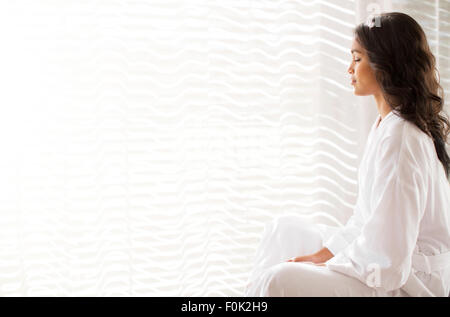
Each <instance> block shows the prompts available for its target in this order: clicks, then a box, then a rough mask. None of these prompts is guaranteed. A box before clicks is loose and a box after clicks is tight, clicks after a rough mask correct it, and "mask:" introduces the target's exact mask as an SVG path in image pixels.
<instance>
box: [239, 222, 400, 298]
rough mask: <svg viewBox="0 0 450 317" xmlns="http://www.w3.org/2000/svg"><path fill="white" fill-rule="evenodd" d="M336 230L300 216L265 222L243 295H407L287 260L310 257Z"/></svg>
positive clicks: (310, 264) (309, 264) (323, 268)
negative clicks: (308, 255) (382, 289)
mask: <svg viewBox="0 0 450 317" xmlns="http://www.w3.org/2000/svg"><path fill="white" fill-rule="evenodd" d="M336 230H338V228H337V227H333V226H327V225H323V224H314V223H312V222H311V221H309V220H308V219H307V218H304V217H301V216H282V217H279V218H277V219H276V220H275V221H273V222H271V223H269V224H268V225H267V226H266V227H265V230H264V234H263V238H262V241H261V243H260V245H259V248H258V250H257V252H256V258H255V264H254V269H253V271H252V273H251V275H250V279H249V281H248V284H247V287H246V291H245V296H251V297H258V296H264V297H267V296H277V297H279V296H287V297H294V296H302V297H307V296H316V297H331V296H408V295H407V294H406V293H405V292H404V291H403V290H400V289H399V290H395V291H392V292H384V291H380V290H379V289H378V290H375V289H374V288H371V287H369V286H368V285H366V284H364V283H362V282H361V281H359V280H358V279H356V278H354V277H351V276H348V275H345V274H342V273H340V272H335V271H331V270H330V269H328V268H327V267H325V266H316V265H314V264H312V263H305V262H286V261H287V260H288V259H290V258H293V257H296V256H301V255H307V254H312V253H314V252H316V251H318V250H320V249H321V248H322V244H323V242H324V241H326V240H327V239H328V237H329V236H330V235H331V234H333V233H334V232H335V231H336Z"/></svg>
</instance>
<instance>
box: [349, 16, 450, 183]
mask: <svg viewBox="0 0 450 317" xmlns="http://www.w3.org/2000/svg"><path fill="white" fill-rule="evenodd" d="M355 38H356V40H357V41H358V42H359V43H360V44H361V45H362V46H363V47H364V49H365V50H366V51H367V55H368V57H369V62H370V65H371V67H372V68H373V69H374V71H375V77H376V79H377V82H378V84H379V85H380V87H381V90H382V92H383V95H384V97H385V99H386V101H387V103H388V104H389V106H390V107H391V108H392V110H393V111H394V112H395V113H396V114H398V115H399V116H401V117H402V118H404V119H405V120H407V121H410V122H412V123H413V124H415V125H416V126H417V127H418V128H419V129H420V130H422V131H423V132H425V133H426V134H427V135H428V136H430V137H431V138H432V139H433V142H434V147H435V149H436V153H437V156H438V158H439V160H440V161H441V162H442V164H443V166H444V170H445V174H446V175H447V178H448V175H449V169H450V158H449V155H448V153H447V151H446V150H445V145H446V143H447V136H448V133H449V129H450V123H449V120H448V115H447V116H444V114H445V112H444V110H443V106H444V94H443V89H442V87H441V86H440V84H439V73H438V71H437V69H436V59H435V57H434V55H433V54H432V52H431V50H430V47H429V45H428V42H427V38H426V36H425V33H424V31H423V29H422V28H421V27H420V25H419V24H418V23H417V22H416V21H415V20H414V19H413V18H412V17H410V16H409V15H407V14H404V13H399V12H390V13H382V14H379V15H376V16H373V18H372V19H371V21H368V23H362V24H360V25H358V26H357V27H356V28H355Z"/></svg>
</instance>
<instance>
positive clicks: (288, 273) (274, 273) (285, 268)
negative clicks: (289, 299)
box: [262, 263, 295, 297]
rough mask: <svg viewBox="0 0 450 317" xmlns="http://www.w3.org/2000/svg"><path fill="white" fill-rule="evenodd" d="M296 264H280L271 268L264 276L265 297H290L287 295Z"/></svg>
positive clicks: (263, 290)
mask: <svg viewBox="0 0 450 317" xmlns="http://www.w3.org/2000/svg"><path fill="white" fill-rule="evenodd" d="M293 265H295V264H294V263H280V264H277V265H274V266H273V267H271V268H270V269H269V270H268V271H267V272H266V274H265V276H264V278H263V279H264V285H263V289H262V292H263V296H265V297H281V296H289V294H288V293H287V290H288V288H289V287H288V286H289V281H290V279H292V274H293V271H292V268H293Z"/></svg>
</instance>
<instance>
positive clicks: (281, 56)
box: [0, 0, 450, 296]
mask: <svg viewBox="0 0 450 317" xmlns="http://www.w3.org/2000/svg"><path fill="white" fill-rule="evenodd" d="M402 3H403V2H402ZM409 3H410V2H409V1H408V2H407V4H409ZM420 3H422V2H419V1H417V8H414V9H411V10H416V9H417V10H418V11H417V12H419V13H420V14H419V15H418V16H419V17H423V21H428V22H427V23H428V24H427V31H428V32H429V34H431V36H432V37H433V41H434V42H433V43H434V49H435V50H438V51H439V57H440V66H441V76H442V78H443V81H444V85H445V87H446V89H447V91H448V88H449V78H450V69H449V63H448V56H449V54H448V49H449V34H450V32H449V30H448V27H449V25H448V21H449V19H448V12H449V11H450V10H449V7H448V6H449V2H448V1H431V2H429V3H428V4H427V3H425V4H423V5H421V4H420ZM422 7H426V8H427V9H430V10H431V11H432V12H434V13H436V14H435V15H432V14H431V15H428V14H427V13H426V12H425V10H422ZM433 9H434V10H433ZM367 12H368V11H367V4H364V5H363V4H362V3H361V2H355V1H342V0H339V1H337V0H333V1H331V0H330V1H314V2H309V1H260V0H258V1H256V0H254V1H243V0H239V1H230V0H227V1H211V0H196V1H192V0H189V1H175V0H172V1H167V0H161V1H131V0H130V1H128V0H122V1H110V0H108V1H50V0H47V1H31V0H30V1H25V0H19V1H14V2H12V1H9V2H6V1H2V2H0V39H1V42H0V43H1V49H0V69H1V75H0V81H1V83H0V84H1V85H0V87H1V88H0V89H1V94H0V104H1V115H0V146H1V147H2V154H1V156H0V190H1V191H0V295H1V296H55V295H57V296H240V295H242V294H243V290H244V287H245V282H246V280H247V277H248V274H249V271H250V269H251V265H252V260H253V255H254V252H255V249H256V247H257V245H258V243H259V239H260V237H261V232H262V229H263V225H264V223H265V222H267V221H270V220H271V219H272V218H273V217H275V216H278V215H282V214H290V213H293V214H303V215H305V216H307V217H309V218H310V219H311V221H315V222H327V223H330V224H336V225H339V224H342V223H344V222H345V221H346V220H347V218H348V217H349V215H350V214H351V212H352V207H353V204H354V202H355V201H356V192H357V183H356V176H357V166H358V162H359V157H360V154H361V151H362V149H363V147H364V144H365V137H366V135H367V131H368V128H369V127H370V125H371V124H372V123H373V120H374V119H375V116H376V109H375V106H374V105H373V104H370V103H371V101H367V99H357V98H355V97H353V95H352V90H351V86H350V85H349V78H348V76H347V73H346V69H347V66H348V64H349V62H350V53H349V49H350V45H351V41H352V28H353V27H354V26H355V24H356V23H357V22H359V21H361V17H362V16H365V15H367ZM415 12H416V11H413V12H412V13H415ZM420 21H422V20H420ZM436 21H438V22H436ZM433 23H434V24H433Z"/></svg>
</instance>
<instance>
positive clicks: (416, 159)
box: [246, 111, 450, 296]
mask: <svg viewBox="0 0 450 317" xmlns="http://www.w3.org/2000/svg"><path fill="white" fill-rule="evenodd" d="M358 184H359V192H358V199H357V202H356V205H355V209H354V212H353V215H352V216H351V218H350V219H349V221H348V222H347V223H346V225H345V226H344V227H343V228H340V229H336V228H330V227H328V228H327V226H325V225H320V226H317V225H316V226H314V224H311V223H309V224H305V222H304V221H296V220H295V219H288V220H286V219H284V220H283V219H281V221H280V220H277V221H275V222H274V223H273V224H270V225H268V226H267V227H266V231H265V237H264V238H263V241H262V243H261V245H260V249H259V251H258V252H257V257H256V263H257V264H256V265H255V270H254V272H253V274H252V277H251V278H250V281H249V282H250V283H249V284H248V287H247V291H246V295H247V296H261V295H262V296H272V295H273V296H340V295H343V296H448V295H449V292H450V258H449V256H450V253H449V250H450V185H449V182H448V180H447V179H446V177H445V172H444V168H443V166H442V164H441V162H440V161H439V160H438V157H437V154H436V151H435V148H434V143H433V141H432V139H431V138H430V137H428V136H427V135H426V134H425V133H423V132H422V131H421V130H420V129H418V128H417V127H416V126H415V125H414V124H412V123H410V122H408V121H406V120H404V119H403V118H401V117H400V116H397V115H396V114H395V113H394V112H392V111H391V112H390V113H389V114H388V115H386V116H385V118H384V119H383V120H381V117H380V116H378V118H377V120H376V121H375V123H374V124H373V126H372V128H371V131H370V133H369V137H368V141H367V145H366V147H365V151H364V154H363V158H362V160H361V163H360V166H359V171H358ZM283 222H284V223H285V224H284V225H283ZM289 232H290V233H289ZM313 233H314V234H313ZM311 243H313V244H314V245H311V246H310V247H306V246H307V245H308V244H311ZM323 246H326V247H327V248H328V249H329V250H330V251H331V252H332V253H333V254H334V255H335V256H334V257H333V258H331V259H330V260H329V261H327V262H326V267H318V266H314V265H311V264H305V263H285V262H284V261H285V260H287V258H290V257H294V256H299V255H304V254H311V253H313V252H315V251H317V250H318V249H320V248H321V247H323ZM295 252H297V253H295ZM424 256H425V257H424ZM344 277H345V278H344ZM314 279H316V281H317V282H318V283H314V282H313V280H314ZM356 282H358V283H356ZM342 284H347V287H344V288H343V286H342Z"/></svg>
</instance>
